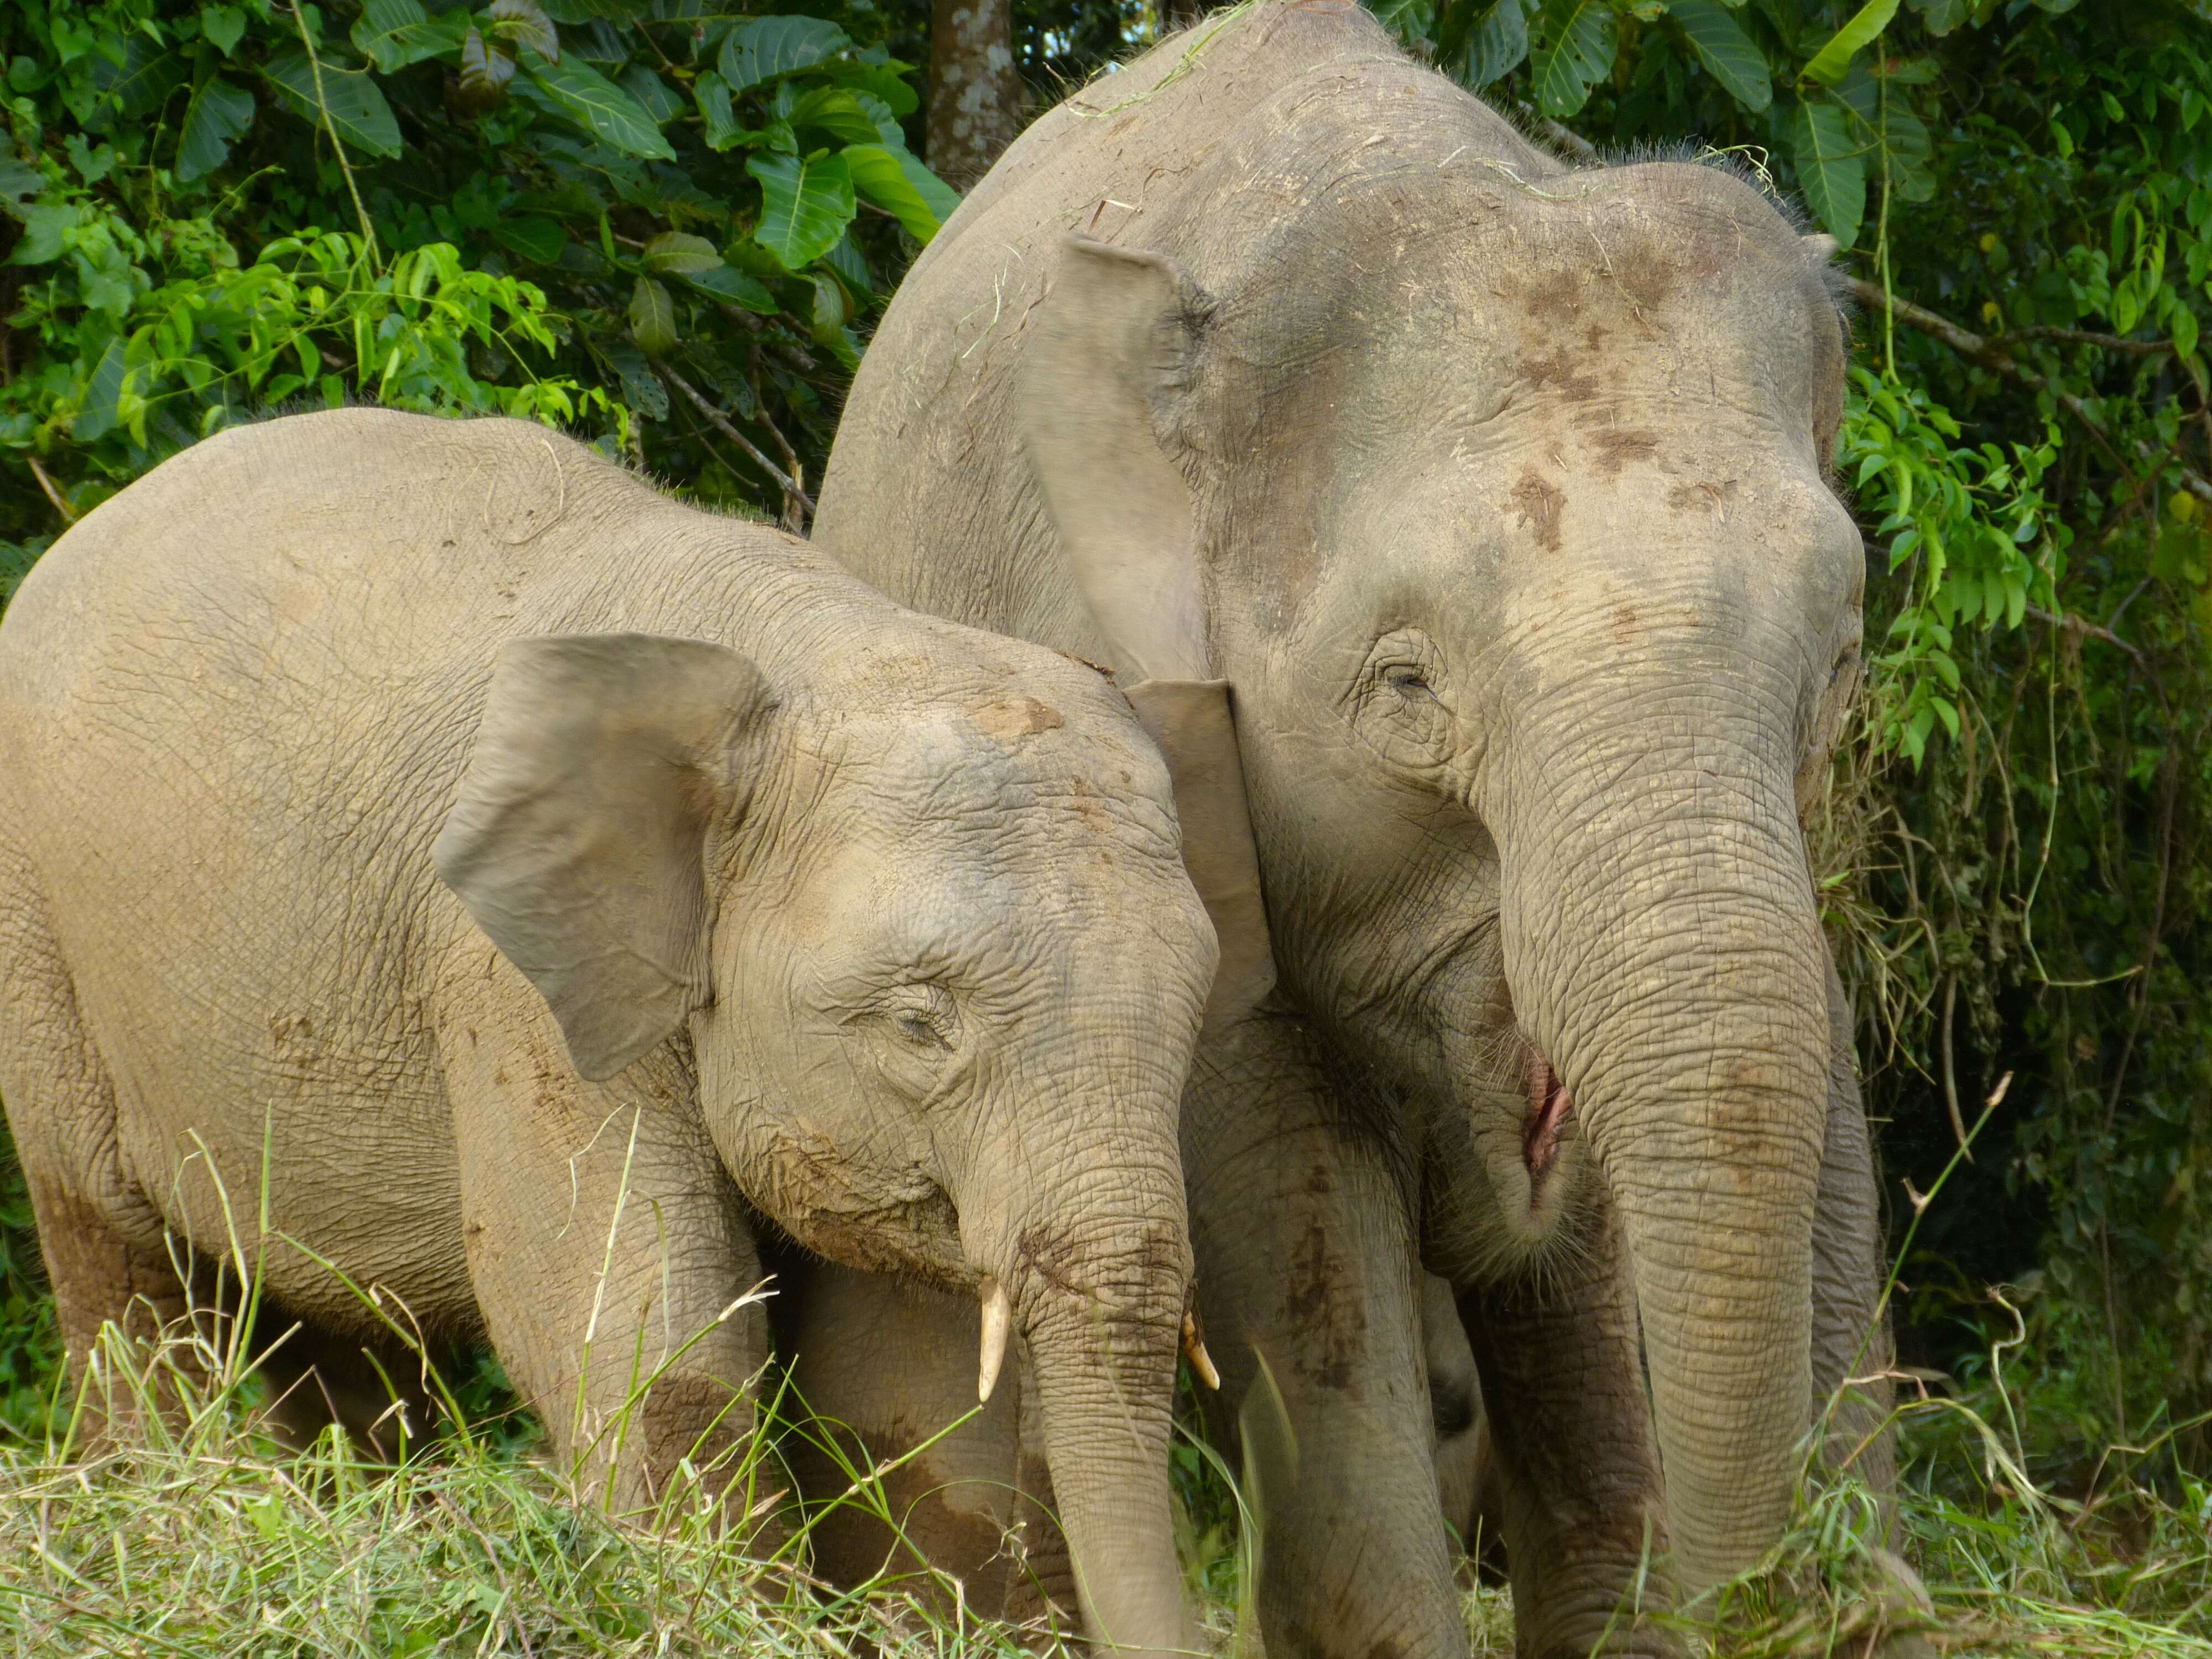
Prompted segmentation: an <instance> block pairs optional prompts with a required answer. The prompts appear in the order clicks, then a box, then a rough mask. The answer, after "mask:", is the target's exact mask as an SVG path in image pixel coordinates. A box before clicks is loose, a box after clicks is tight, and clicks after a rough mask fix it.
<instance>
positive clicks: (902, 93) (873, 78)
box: [821, 58, 921, 116]
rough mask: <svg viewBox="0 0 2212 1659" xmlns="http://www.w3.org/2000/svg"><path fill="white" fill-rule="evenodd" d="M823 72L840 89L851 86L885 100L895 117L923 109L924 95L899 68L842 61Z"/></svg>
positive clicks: (829, 65) (839, 60)
mask: <svg viewBox="0 0 2212 1659" xmlns="http://www.w3.org/2000/svg"><path fill="white" fill-rule="evenodd" d="M821 73H822V74H823V75H824V76H827V77H828V78H829V79H830V80H832V81H835V82H836V83H837V84H838V85H839V86H841V87H851V88H854V90H855V91H858V92H865V93H867V94H871V95H872V96H873V97H877V98H880V99H882V100H883V101H884V106H885V107H887V108H888V109H889V110H890V112H891V113H892V114H893V115H894V116H899V115H911V114H913V113H914V112H915V111H916V110H918V109H920V108H921V94H919V93H917V92H916V91H915V89H914V88H913V87H911V86H910V85H908V82H907V79H906V76H903V75H902V74H901V73H900V72H899V67H898V66H895V65H890V64H871V63H866V62H860V63H855V62H854V61H853V60H851V59H850V58H839V59H838V60H837V61H836V62H835V63H830V64H823V65H822V66H821Z"/></svg>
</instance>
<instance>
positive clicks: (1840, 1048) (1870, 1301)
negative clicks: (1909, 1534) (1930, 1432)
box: [1813, 963, 1897, 1523]
mask: <svg viewBox="0 0 2212 1659" xmlns="http://www.w3.org/2000/svg"><path fill="white" fill-rule="evenodd" d="M1828 1036H1829V1060H1828V1128H1827V1143H1826V1149H1825V1151H1824V1152H1823V1153H1822V1155H1821V1160H1820V1200H1819V1207H1818V1208H1817V1209H1815V1210H1814V1215H1813V1414H1814V1419H1815V1420H1818V1419H1820V1416H1821V1415H1822V1414H1823V1413H1826V1412H1827V1411H1828V1410H1829V1405H1830V1402H1831V1401H1834V1412H1833V1414H1832V1416H1830V1417H1829V1418H1828V1425H1827V1432H1826V1436H1825V1437H1823V1439H1822V1441H1821V1449H1822V1451H1823V1454H1824V1455H1825V1456H1826V1460H1827V1462H1828V1463H1829V1464H1830V1466H1831V1467H1845V1466H1848V1468H1850V1471H1851V1472H1852V1473H1853V1474H1856V1475H1857V1477H1858V1478H1859V1479H1860V1480H1863V1481H1865V1482H1866V1484H1867V1485H1868V1486H1870V1487H1871V1488H1872V1489H1873V1490H1874V1491H1875V1492H1876V1493H1877V1494H1879V1495H1880V1496H1881V1498H1882V1499H1883V1501H1884V1504H1885V1507H1886V1508H1887V1507H1891V1506H1892V1504H1891V1500H1893V1498H1894V1496H1895V1493H1896V1491H1897V1444H1896V1435H1895V1432H1894V1431H1893V1428H1892V1427H1891V1425H1890V1410H1891V1407H1892V1404H1893V1399H1894V1390H1893V1385H1892V1383H1891V1381H1890V1376H1889V1372H1890V1369H1891V1366H1892V1364H1893V1352H1894V1351H1893V1347H1892V1345H1891V1339H1890V1330H1889V1317H1888V1315H1887V1312H1886V1311H1884V1312H1883V1313H1881V1316H1879V1317H1877V1316H1876V1311H1875V1310H1876V1309H1877V1307H1878V1306H1879V1304H1880V1302H1881V1287H1882V1283H1883V1271H1882V1260H1883V1258H1882V1244H1881V1193H1880V1191H1879V1189H1878V1188H1877V1187H1876V1184H1875V1180H1876V1178H1875V1160H1874V1146H1873V1143H1872V1141H1871V1140H1870V1139H1869V1136H1868V1133H1867V1121H1866V1109H1865V1105H1864V1103H1863V1100H1862V1099H1861V1097H1860V1094H1859V1079H1858V1066H1857V1058H1856V1056H1855V1054H1854V1053H1853V1049H1852V1044H1851V1011H1850V1000H1849V998H1847V997H1846V996H1845V995H1844V987H1843V981H1842V980H1841V979H1840V978H1839V977H1838V975H1837V973H1836V969H1835V965H1834V963H1830V964H1829V967H1828ZM1892 1523H1893V1517H1892Z"/></svg>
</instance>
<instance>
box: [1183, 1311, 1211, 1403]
mask: <svg viewBox="0 0 2212 1659" xmlns="http://www.w3.org/2000/svg"><path fill="white" fill-rule="evenodd" d="M1182 1354H1183V1358H1186V1359H1188V1360H1189V1361H1190V1368H1191V1370H1194V1371H1196V1372H1197V1373H1198V1380H1199V1381H1200V1382H1201V1383H1205V1384H1206V1387H1207V1388H1209V1389H1213V1390H1214V1391H1215V1392H1216V1393H1218V1392H1219V1391H1220V1389H1221V1373H1220V1372H1219V1371H1217V1370H1214V1369H1213V1356H1212V1354H1209V1353H1208V1352H1206V1339H1205V1338H1204V1337H1202V1336H1200V1334H1198V1316H1197V1315H1196V1314H1194V1313H1190V1312H1188V1311H1186V1312H1185V1313H1184V1315H1183V1316H1182Z"/></svg>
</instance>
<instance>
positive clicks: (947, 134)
mask: <svg viewBox="0 0 2212 1659" xmlns="http://www.w3.org/2000/svg"><path fill="white" fill-rule="evenodd" d="M1021 125H1022V77H1021V76H1020V75H1019V74H1018V73H1017V72H1016V70H1015V69H1014V36H1013V11H1012V3H1011V0H933V3H932V5H931V7H930V19H929V119H928V131H927V136H926V137H927V147H928V150H929V165H930V168H931V170H932V171H933V172H934V173H936V174H937V176H938V177H939V178H940V179H944V180H945V183H946V184H948V185H951V186H952V187H953V188H954V189H955V190H961V191H964V190H967V189H968V188H969V187H970V186H971V185H974V184H975V181H976V180H977V179H981V177H982V176H983V175H984V174H985V173H987V172H989V171H990V167H991V163H992V162H994V161H997V160H998V159H999V156H1000V153H1001V152H1003V151H1004V150H1005V149H1006V146H1007V145H1008V144H1011V143H1013V142H1014V135H1015V134H1016V133H1018V132H1019V131H1021Z"/></svg>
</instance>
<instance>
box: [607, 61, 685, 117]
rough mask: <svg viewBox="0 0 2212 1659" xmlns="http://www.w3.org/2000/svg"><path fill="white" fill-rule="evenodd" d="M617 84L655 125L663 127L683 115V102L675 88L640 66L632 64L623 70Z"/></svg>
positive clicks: (642, 65) (643, 66)
mask: <svg viewBox="0 0 2212 1659" xmlns="http://www.w3.org/2000/svg"><path fill="white" fill-rule="evenodd" d="M619 84H620V86H621V87H622V89H623V91H624V92H626V93H628V94H629V95H630V96H631V97H633V98H635V99H636V100H637V102H638V107H639V108H641V109H642V110H643V111H644V112H646V113H647V115H649V116H651V117H652V118H653V122H654V124H655V125H662V126H665V125H667V124H668V123H669V122H671V121H673V120H674V119H675V118H677V117H678V116H679V115H681V114H683V113H684V100H683V99H681V98H680V97H678V95H677V94H676V91H675V88H672V87H671V86H670V85H669V84H668V82H665V81H664V80H662V79H661V78H660V77H659V76H657V75H655V74H654V73H653V71H652V70H649V69H647V68H646V67H645V65H644V64H631V65H630V66H629V68H628V69H626V70H623V76H622V80H621V82H619Z"/></svg>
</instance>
